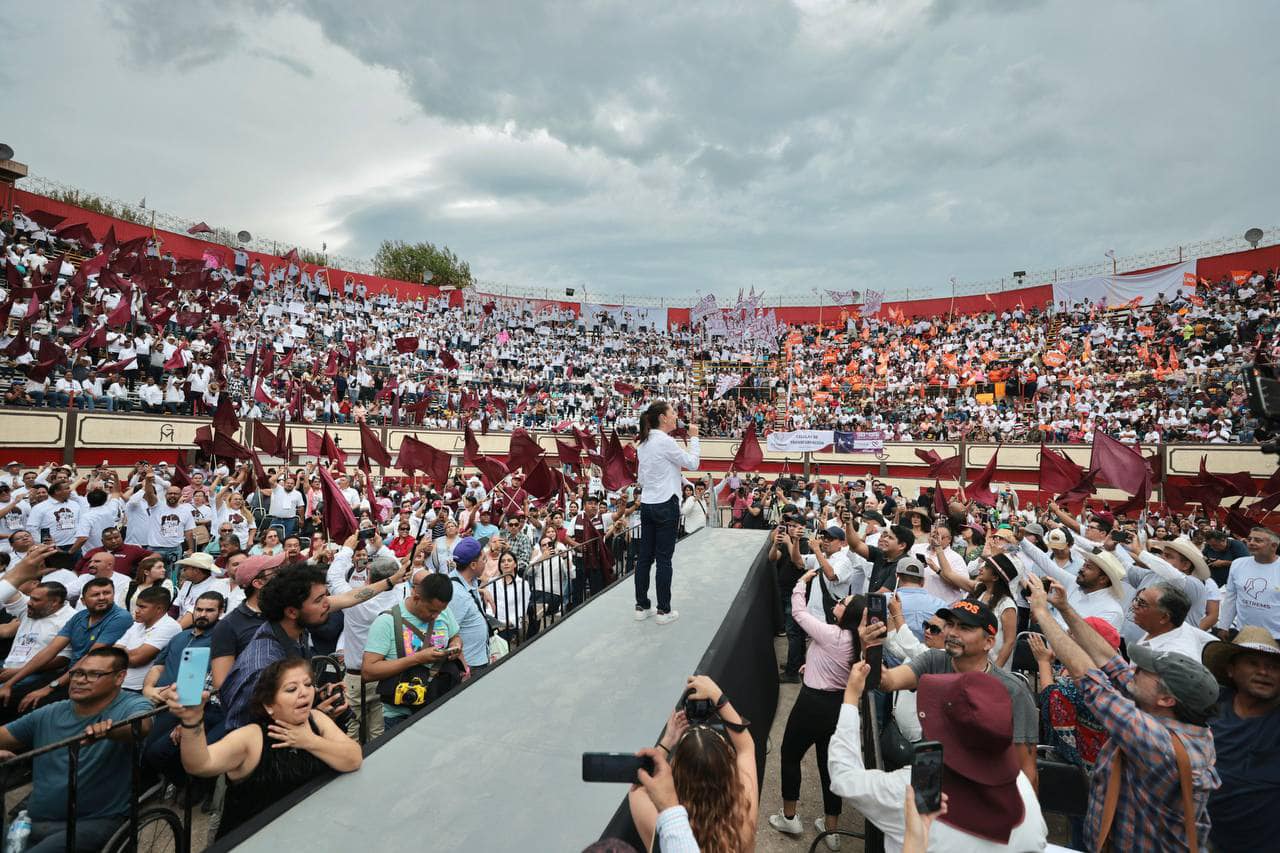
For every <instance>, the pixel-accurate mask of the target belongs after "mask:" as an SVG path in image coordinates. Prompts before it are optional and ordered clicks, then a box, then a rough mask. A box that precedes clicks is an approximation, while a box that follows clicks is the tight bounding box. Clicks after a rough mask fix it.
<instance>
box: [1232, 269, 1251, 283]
mask: <svg viewBox="0 0 1280 853" xmlns="http://www.w3.org/2000/svg"><path fill="white" fill-rule="evenodd" d="M1251 275H1253V271H1252V270H1232V271H1231V280H1232V281H1234V282H1235V283H1236V287H1239V286H1240V285H1242V284H1244V283H1245V282H1246V281H1248V280H1249V276H1251Z"/></svg>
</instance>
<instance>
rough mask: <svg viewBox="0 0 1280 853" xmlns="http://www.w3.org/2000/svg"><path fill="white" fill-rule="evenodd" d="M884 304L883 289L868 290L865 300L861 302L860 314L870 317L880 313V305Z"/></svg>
mask: <svg viewBox="0 0 1280 853" xmlns="http://www.w3.org/2000/svg"><path fill="white" fill-rule="evenodd" d="M883 304H884V291H883V290H868V291H867V297H866V301H865V302H863V303H862V316H863V317H870V316H872V315H874V314H879V313H880V307H881V306H882V305H883Z"/></svg>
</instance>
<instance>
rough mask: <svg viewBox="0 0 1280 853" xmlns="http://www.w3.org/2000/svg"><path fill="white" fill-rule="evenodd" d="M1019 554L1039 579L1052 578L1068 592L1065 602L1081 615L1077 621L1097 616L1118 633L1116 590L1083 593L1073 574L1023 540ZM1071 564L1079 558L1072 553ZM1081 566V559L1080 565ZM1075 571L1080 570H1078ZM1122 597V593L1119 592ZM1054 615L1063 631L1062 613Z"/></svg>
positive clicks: (1119, 612) (1119, 610)
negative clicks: (1026, 559)
mask: <svg viewBox="0 0 1280 853" xmlns="http://www.w3.org/2000/svg"><path fill="white" fill-rule="evenodd" d="M1021 551H1022V554H1023V556H1025V557H1027V558H1028V561H1029V562H1028V568H1030V569H1031V571H1033V572H1035V573H1036V574H1038V575H1040V576H1041V577H1046V576H1047V577H1051V578H1053V579H1054V580H1056V581H1057V582H1058V583H1060V584H1062V586H1063V587H1064V588H1065V589H1066V590H1067V602H1068V603H1069V604H1070V605H1071V608H1072V609H1073V610H1075V611H1076V612H1077V613H1079V614H1080V618H1082V619H1087V618H1089V617H1090V616H1097V617H1098V618H1099V619H1103V620H1105V621H1106V622H1108V623H1109V624H1110V625H1111V626H1112V627H1113V628H1115V629H1116V630H1117V631H1120V630H1122V629H1123V628H1124V605H1123V604H1121V598H1120V597H1119V596H1117V595H1116V592H1117V591H1113V588H1112V587H1103V588H1102V589H1098V590H1094V591H1093V592H1085V591H1084V590H1082V589H1081V588H1080V586H1079V585H1078V584H1077V583H1076V575H1075V574H1074V573H1072V572H1069V571H1066V570H1064V569H1063V568H1062V567H1061V566H1059V565H1058V564H1057V563H1055V562H1054V561H1053V560H1052V558H1050V557H1049V555H1048V554H1046V553H1044V552H1043V551H1041V550H1040V549H1039V548H1037V547H1036V546H1034V545H1032V544H1031V543H1030V542H1028V541H1026V540H1025V539H1024V540H1023V541H1022V546H1021ZM1071 556H1072V562H1071V563H1070V564H1069V565H1074V564H1075V561H1076V560H1079V559H1080V558H1079V557H1077V556H1076V555H1075V554H1072V555H1071ZM1080 564H1081V565H1083V564H1084V563H1083V560H1081V562H1080ZM1077 571H1079V569H1078V568H1077ZM1119 592H1120V593H1121V595H1123V590H1120V591H1119ZM1050 609H1051V610H1052V612H1053V618H1054V619H1055V620H1057V622H1058V624H1059V625H1061V626H1062V627H1063V629H1064V630H1065V629H1066V627H1067V623H1066V621H1065V620H1064V619H1063V618H1062V614H1061V613H1059V612H1058V611H1057V609H1056V608H1052V607H1051V608H1050Z"/></svg>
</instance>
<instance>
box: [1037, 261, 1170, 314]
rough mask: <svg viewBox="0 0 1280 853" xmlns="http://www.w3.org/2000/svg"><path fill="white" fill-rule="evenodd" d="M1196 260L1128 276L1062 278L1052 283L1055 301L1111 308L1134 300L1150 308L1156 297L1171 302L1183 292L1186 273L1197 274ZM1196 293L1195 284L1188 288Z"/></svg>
mask: <svg viewBox="0 0 1280 853" xmlns="http://www.w3.org/2000/svg"><path fill="white" fill-rule="evenodd" d="M1195 270H1196V262H1195V261H1184V262H1183V263H1180V264H1173V265H1172V266H1168V267H1165V268H1164V269H1159V270H1154V271H1152V272H1140V273H1127V274H1125V275H1095V276H1093V277H1092V278H1078V279H1075V280H1074V281H1059V282H1056V283H1055V284H1054V285H1053V301H1054V303H1055V304H1056V303H1059V302H1066V303H1067V305H1068V306H1071V305H1074V304H1075V303H1077V302H1086V301H1087V302H1102V303H1103V304H1104V305H1106V306H1107V307H1108V308H1113V307H1116V306H1119V305H1126V304H1128V303H1130V302H1132V301H1134V300H1135V299H1141V300H1142V302H1141V304H1142V305H1144V306H1147V307H1150V306H1151V305H1152V304H1153V303H1154V302H1155V301H1156V297H1157V296H1163V297H1164V301H1165V302H1171V301H1172V300H1173V299H1175V298H1176V297H1177V296H1178V294H1179V293H1180V292H1182V288H1183V284H1184V282H1185V277H1186V274H1187V273H1192V274H1194V273H1195ZM1187 290H1188V292H1191V293H1194V292H1195V287H1194V286H1193V287H1189V288H1187Z"/></svg>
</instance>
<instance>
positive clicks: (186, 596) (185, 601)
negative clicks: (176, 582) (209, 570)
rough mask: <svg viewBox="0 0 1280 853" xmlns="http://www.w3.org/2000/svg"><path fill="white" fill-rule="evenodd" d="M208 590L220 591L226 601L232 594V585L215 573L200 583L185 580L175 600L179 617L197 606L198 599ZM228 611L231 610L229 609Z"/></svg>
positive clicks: (174, 604) (174, 603)
mask: <svg viewBox="0 0 1280 853" xmlns="http://www.w3.org/2000/svg"><path fill="white" fill-rule="evenodd" d="M206 592H220V593H222V598H223V599H224V601H225V599H227V598H229V597H230V596H231V587H230V585H229V584H228V583H227V581H226V578H215V577H214V576H213V575H210V576H209V577H207V578H205V579H204V580H202V581H200V583H198V584H192V583H191V581H186V582H184V583H183V584H182V586H181V587H180V588H179V589H178V596H177V598H175V599H174V600H173V606H174V607H176V608H178V618H182V617H183V616H185V615H187V614H188V613H190V612H191V611H192V609H194V608H195V606H196V599H197V598H199V597H200V596H202V595H204V594H205V593H206ZM227 612H230V611H229V610H228V611H227Z"/></svg>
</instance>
